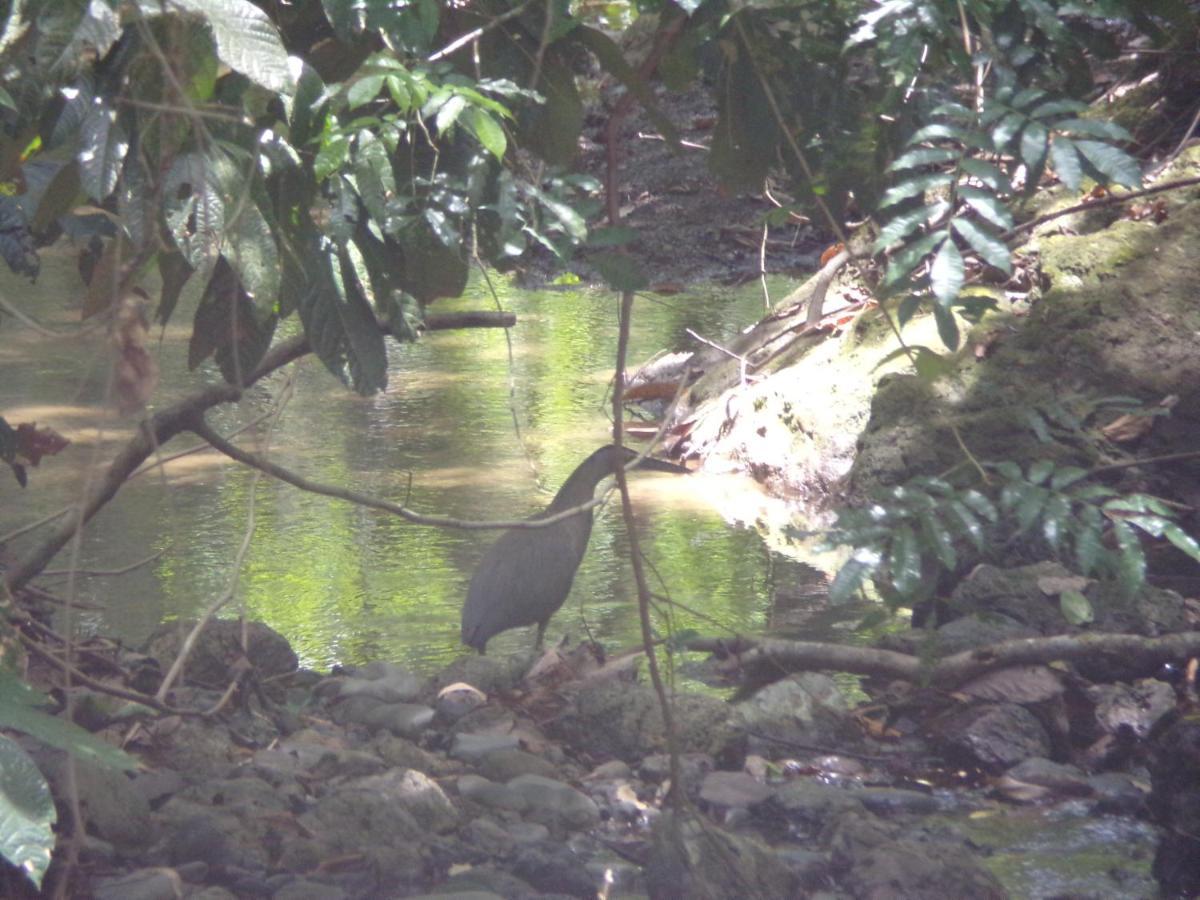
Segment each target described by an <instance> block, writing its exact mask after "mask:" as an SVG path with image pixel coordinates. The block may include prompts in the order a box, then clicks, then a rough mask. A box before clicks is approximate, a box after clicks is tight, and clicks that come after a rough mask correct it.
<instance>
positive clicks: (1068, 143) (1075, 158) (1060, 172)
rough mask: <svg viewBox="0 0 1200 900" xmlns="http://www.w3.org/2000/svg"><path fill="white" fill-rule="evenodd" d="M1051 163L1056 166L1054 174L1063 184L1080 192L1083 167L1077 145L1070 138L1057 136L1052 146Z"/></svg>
mask: <svg viewBox="0 0 1200 900" xmlns="http://www.w3.org/2000/svg"><path fill="white" fill-rule="evenodd" d="M1050 161H1051V162H1052V163H1053V164H1054V173H1055V174H1056V175H1057V176H1058V177H1059V179H1060V180H1061V181H1062V183H1063V184H1065V185H1066V186H1067V187H1068V188H1070V189H1071V190H1073V191H1077V190H1079V185H1080V184H1081V183H1082V182H1083V166H1082V165H1081V164H1080V162H1079V153H1078V151H1077V150H1076V149H1075V143H1074V142H1073V141H1072V140H1071V139H1070V138H1065V137H1063V136H1062V135H1055V136H1054V141H1053V142H1052V143H1051V144H1050Z"/></svg>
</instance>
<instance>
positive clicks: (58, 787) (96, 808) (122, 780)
mask: <svg viewBox="0 0 1200 900" xmlns="http://www.w3.org/2000/svg"><path fill="white" fill-rule="evenodd" d="M40 762H41V766H42V771H43V773H44V774H45V776H46V779H47V780H48V781H49V782H50V784H51V786H52V788H53V790H54V795H55V796H56V797H65V796H67V793H66V785H65V780H64V779H65V777H66V755H65V754H63V753H59V752H54V753H52V754H48V755H47V756H46V758H45V760H44V761H40ZM75 788H76V790H77V791H78V796H79V805H80V807H81V808H82V810H83V815H84V819H85V820H86V821H87V823H88V832H89V833H90V834H93V835H95V836H97V837H99V838H102V839H103V840H105V841H108V842H109V843H111V844H114V845H115V846H116V847H117V848H118V849H125V850H128V849H141V848H142V846H143V845H144V844H145V843H146V842H147V841H149V839H150V837H151V835H152V834H153V828H154V826H153V823H152V822H151V816H150V802H149V801H148V800H147V799H146V797H145V795H144V794H143V793H142V791H140V790H139V789H138V788H137V786H136V785H135V784H134V782H133V781H132V780H130V778H129V777H128V776H127V775H126V774H125V773H124V772H120V771H117V770H116V769H113V768H110V767H108V766H102V765H97V764H96V763H93V762H89V761H88V760H86V759H77V760H76V761H75Z"/></svg>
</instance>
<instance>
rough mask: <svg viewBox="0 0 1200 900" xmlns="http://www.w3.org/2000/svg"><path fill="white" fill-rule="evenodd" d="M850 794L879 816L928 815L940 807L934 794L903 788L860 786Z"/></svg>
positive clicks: (852, 789)
mask: <svg viewBox="0 0 1200 900" xmlns="http://www.w3.org/2000/svg"><path fill="white" fill-rule="evenodd" d="M849 794H850V796H851V797H853V798H854V799H856V800H858V801H859V802H860V803H862V805H863V806H865V807H866V808H867V809H868V810H869V811H870V812H873V813H875V815H877V816H884V817H888V816H898V815H916V816H927V815H930V814H931V813H935V812H937V811H938V809H939V808H940V804H939V803H938V801H937V798H936V797H934V796H933V795H931V794H924V793H922V792H921V791H909V790H905V789H903V788H890V787H860V788H851V789H850V791H849Z"/></svg>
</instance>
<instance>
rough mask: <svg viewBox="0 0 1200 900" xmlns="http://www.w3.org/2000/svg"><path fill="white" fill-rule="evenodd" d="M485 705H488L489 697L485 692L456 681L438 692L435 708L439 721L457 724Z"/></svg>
mask: <svg viewBox="0 0 1200 900" xmlns="http://www.w3.org/2000/svg"><path fill="white" fill-rule="evenodd" d="M485 703H487V695H486V694H485V693H484V692H483V691H481V690H479V688H477V687H475V686H474V685H470V684H467V683H466V682H464V681H456V682H455V683H454V684H448V685H446V686H445V687H444V688H442V689H441V690H440V691H438V695H437V702H436V703H435V704H434V708H435V709H436V710H437V716H438V719H439V720H441V721H443V722H457V721H458V720H459V719H461V718H462V717H463V716H465V715H466V714H467V713H469V712H472V711H473V710H476V709H478V708H479V707H481V706H483V705H484V704H485Z"/></svg>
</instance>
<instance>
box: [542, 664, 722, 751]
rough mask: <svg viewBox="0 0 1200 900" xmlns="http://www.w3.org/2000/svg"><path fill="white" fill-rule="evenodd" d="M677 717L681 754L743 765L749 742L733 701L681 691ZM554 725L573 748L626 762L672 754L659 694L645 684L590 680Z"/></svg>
mask: <svg viewBox="0 0 1200 900" xmlns="http://www.w3.org/2000/svg"><path fill="white" fill-rule="evenodd" d="M672 715H673V717H674V722H675V728H676V735H677V737H678V740H679V747H678V749H679V751H680V752H681V753H706V754H708V755H710V756H712V757H714V758H715V759H717V760H718V762H719V763H720V764H721V765H723V766H724V767H726V768H731V769H733V768H740V767H741V763H742V759H743V758H744V756H745V739H744V737H743V736H742V734H741V733H740V731H739V730H738V728H737V725H736V723H735V721H734V718H733V714H732V710H731V708H730V706H729V705H728V704H727V703H725V702H724V701H721V700H718V699H717V698H715V697H709V696H707V695H704V694H689V693H686V692H681V693H677V694H675V695H674V697H673V698H672ZM548 727H549V728H551V729H552V733H553V734H554V736H556V737H558V738H559V739H561V740H562V741H563V742H564V743H566V744H568V745H573V746H579V747H587V748H588V749H589V750H590V751H591V752H592V753H594V754H596V755H599V756H615V757H617V758H618V759H623V760H625V761H626V762H635V761H637V760H640V759H642V758H644V757H646V756H649V755H651V754H653V753H662V752H665V751H666V735H665V733H664V731H663V721H662V710H661V709H660V707H659V703H658V696H657V694H655V692H654V690H653V689H652V688H651V687H649V686H647V685H643V684H630V683H629V682H626V681H618V680H613V679H606V680H602V681H593V682H585V683H584V684H583V685H581V686H580V688H579V691H578V693H577V694H576V695H575V703H574V704H573V706H572V707H570V708H568V709H567V710H566V711H565V712H564V713H563V714H562V715H561V716H559V718H558V719H556V720H555V721H554V722H553V723H552V724H551V725H550V726H548Z"/></svg>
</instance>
